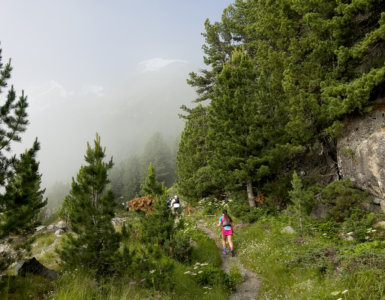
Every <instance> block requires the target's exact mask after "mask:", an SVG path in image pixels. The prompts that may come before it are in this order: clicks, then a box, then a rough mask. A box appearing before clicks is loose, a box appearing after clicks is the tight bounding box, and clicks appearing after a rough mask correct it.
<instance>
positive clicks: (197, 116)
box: [177, 104, 223, 201]
mask: <svg viewBox="0 0 385 300" xmlns="http://www.w3.org/2000/svg"><path fill="white" fill-rule="evenodd" d="M183 109H184V110H185V111H186V112H187V113H188V114H187V115H186V116H183V118H184V119H185V120H186V124H185V128H184V130H183V133H182V137H181V140H180V142H179V147H178V154H177V166H178V167H177V174H178V181H177V184H178V193H180V194H181V195H183V196H184V197H185V198H187V199H188V200H189V201H197V200H199V199H201V198H203V197H207V196H209V195H219V194H221V192H222V191H223V189H221V188H220V187H218V185H216V183H215V180H214V178H213V173H212V171H211V168H210V166H209V164H208V161H209V160H210V159H211V157H212V151H211V149H210V148H209V145H208V143H207V136H208V124H207V123H208V111H207V107H205V106H203V105H202V104H199V105H197V106H196V107H195V108H193V109H188V108H187V107H183Z"/></svg>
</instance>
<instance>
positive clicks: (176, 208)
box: [171, 195, 180, 214]
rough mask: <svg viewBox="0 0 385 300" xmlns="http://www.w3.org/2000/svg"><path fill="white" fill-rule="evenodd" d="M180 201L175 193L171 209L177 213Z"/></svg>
mask: <svg viewBox="0 0 385 300" xmlns="http://www.w3.org/2000/svg"><path fill="white" fill-rule="evenodd" d="M179 206H180V203H179V197H178V196H177V195H175V197H174V199H172V201H171V210H172V212H173V213H174V214H175V213H176V212H177V211H178V209H179Z"/></svg>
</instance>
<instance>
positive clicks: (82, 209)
mask: <svg viewBox="0 0 385 300" xmlns="http://www.w3.org/2000/svg"><path fill="white" fill-rule="evenodd" d="M104 159H105V149H103V148H102V146H101V144H100V137H99V135H96V139H95V141H94V148H92V147H91V146H90V144H88V143H87V152H86V155H85V161H86V165H85V166H82V167H81V168H80V170H79V172H78V174H77V176H76V180H75V179H73V180H72V188H71V191H70V193H69V195H68V196H67V197H66V199H65V202H64V205H65V206H66V207H67V209H68V217H69V221H70V223H71V229H72V231H73V232H74V233H75V234H73V233H71V234H69V235H68V238H67V240H66V242H65V243H64V245H63V248H62V249H61V250H59V254H60V257H61V259H62V262H63V263H64V264H65V265H67V266H70V267H73V268H83V269H84V270H95V271H96V273H97V274H98V275H104V274H110V273H113V272H114V271H116V268H117V266H116V263H118V260H119V255H118V249H119V243H120V234H119V233H117V232H116V231H115V229H114V227H113V225H112V222H111V220H112V218H113V217H114V207H115V202H114V195H113V193H112V191H111V190H107V184H108V183H109V180H108V174H107V173H108V170H110V169H111V168H112V166H113V163H112V158H111V160H110V161H109V162H104Z"/></svg>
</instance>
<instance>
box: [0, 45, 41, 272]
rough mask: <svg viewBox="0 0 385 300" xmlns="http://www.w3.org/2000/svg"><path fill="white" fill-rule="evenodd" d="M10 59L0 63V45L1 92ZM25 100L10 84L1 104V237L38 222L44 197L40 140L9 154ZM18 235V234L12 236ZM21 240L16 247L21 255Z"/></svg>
mask: <svg viewBox="0 0 385 300" xmlns="http://www.w3.org/2000/svg"><path fill="white" fill-rule="evenodd" d="M11 72H12V67H11V61H9V62H8V63H7V64H5V65H4V64H3V63H2V56H1V49H0V94H1V93H3V92H4V91H5V90H6V89H7V87H8V81H9V79H10V77H11ZM27 106H28V102H27V97H26V96H25V95H24V92H22V93H21V96H19V97H18V98H17V95H16V92H15V90H14V88H13V86H11V87H10V88H9V89H8V91H7V95H6V100H5V101H4V103H3V104H2V105H0V190H1V192H0V238H2V239H6V238H8V237H9V236H12V239H15V238H21V242H22V240H24V238H25V236H26V235H27V234H29V233H31V231H32V229H33V227H34V226H35V225H36V224H37V215H38V214H39V211H40V210H41V208H42V207H43V206H44V205H45V203H46V201H45V200H43V193H44V190H41V189H40V183H41V175H40V174H39V173H38V166H39V164H38V163H37V161H36V152H37V151H38V150H39V144H38V142H37V141H35V143H34V145H33V147H32V148H31V149H30V150H27V151H26V152H25V153H23V154H22V155H20V158H17V157H16V155H11V154H10V152H11V149H12V144H13V143H14V142H20V141H21V137H20V134H21V133H22V132H24V131H25V130H26V125H27V124H28V120H27V112H26V109H27ZM15 235H17V236H15ZM23 246H24V245H23V243H21V246H20V245H19V246H18V249H16V251H17V252H18V254H19V255H21V250H22V248H23ZM8 254H9V253H7V252H2V253H1V255H0V269H5V268H7V267H8V265H9V263H10V262H11V261H12V260H10V259H9V257H8Z"/></svg>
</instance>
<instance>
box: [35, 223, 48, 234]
mask: <svg viewBox="0 0 385 300" xmlns="http://www.w3.org/2000/svg"><path fill="white" fill-rule="evenodd" d="M45 228H46V227H45V226H43V225H42V226H38V227H36V228H35V230H36V232H39V231H42V230H44V229H45Z"/></svg>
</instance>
